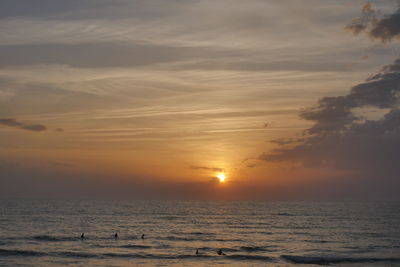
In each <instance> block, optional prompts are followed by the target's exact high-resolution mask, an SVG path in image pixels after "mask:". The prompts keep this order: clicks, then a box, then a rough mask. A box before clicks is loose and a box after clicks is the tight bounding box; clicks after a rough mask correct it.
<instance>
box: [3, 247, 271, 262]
mask: <svg viewBox="0 0 400 267" xmlns="http://www.w3.org/2000/svg"><path fill="white" fill-rule="evenodd" d="M0 256H2V257H6V256H20V257H45V256H53V257H54V256H58V257H66V258H101V259H103V258H132V259H135V258H141V259H194V258H215V259H217V258H221V257H223V258H226V259H232V260H240V261H271V260H272V258H270V257H267V256H259V255H241V254H232V255H225V256H218V255H210V254H199V255H195V254H186V255H182V254H181V255H168V254H145V253H136V254H132V253H85V252H74V251H62V252H47V253H45V252H40V251H31V250H14V249H0Z"/></svg>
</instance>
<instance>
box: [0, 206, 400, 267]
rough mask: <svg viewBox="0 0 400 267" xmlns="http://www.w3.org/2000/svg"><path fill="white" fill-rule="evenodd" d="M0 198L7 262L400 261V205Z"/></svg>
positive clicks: (0, 260) (0, 251)
mask: <svg viewBox="0 0 400 267" xmlns="http://www.w3.org/2000/svg"><path fill="white" fill-rule="evenodd" d="M0 203H1V204H0V215H1V216H0V265H1V266H65V265H69V266H135V265H140V266H143V265H148V266H154V265H157V266H174V265H175V266H182V265H184V266H210V265H220V266H258V265H260V266H277V265H278V266H289V265H301V264H309V265H317V264H324V265H325V264H330V265H340V266H341V265H346V266H347V265H350V266H400V203H398V202H379V203H360V202H357V203H342V202H340V203H339V202H336V203H328V202H320V203H316V202H172V201H171V202H168V201H166V202H152V201H149V202H140V201H54V200H52V201H45V200H1V202H0ZM82 232H84V233H85V238H84V239H83V240H82V239H81V238H80V235H81V233H82ZM116 232H117V233H118V235H119V236H118V238H117V239H116V238H114V234H115V233H116ZM143 233H144V234H145V238H144V239H141V238H140V237H141V235H142V234H143ZM196 249H198V251H199V254H198V255H196V254H195V252H196ZM218 249H222V251H223V252H224V253H225V255H218V254H217V253H216V251H217V250H218Z"/></svg>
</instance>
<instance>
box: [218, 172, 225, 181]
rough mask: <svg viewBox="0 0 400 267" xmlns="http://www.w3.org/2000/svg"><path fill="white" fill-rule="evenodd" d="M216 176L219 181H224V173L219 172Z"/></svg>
mask: <svg viewBox="0 0 400 267" xmlns="http://www.w3.org/2000/svg"><path fill="white" fill-rule="evenodd" d="M217 178H218V180H219V182H220V183H223V182H225V174H223V173H219V174H218V175H217Z"/></svg>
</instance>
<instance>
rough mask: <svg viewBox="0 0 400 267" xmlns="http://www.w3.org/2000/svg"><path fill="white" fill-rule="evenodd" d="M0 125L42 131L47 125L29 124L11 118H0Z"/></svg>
mask: <svg viewBox="0 0 400 267" xmlns="http://www.w3.org/2000/svg"><path fill="white" fill-rule="evenodd" d="M0 125H4V126H9V127H14V128H18V129H22V130H27V131H33V132H42V131H45V130H47V127H46V126H44V125H42V124H29V123H22V122H19V121H17V120H16V119H12V118H4V119H0Z"/></svg>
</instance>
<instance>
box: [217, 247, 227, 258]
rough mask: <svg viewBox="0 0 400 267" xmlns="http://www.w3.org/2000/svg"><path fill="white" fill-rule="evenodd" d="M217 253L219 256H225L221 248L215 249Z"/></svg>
mask: <svg viewBox="0 0 400 267" xmlns="http://www.w3.org/2000/svg"><path fill="white" fill-rule="evenodd" d="M217 254H218V255H220V256H225V255H226V254H225V253H224V252H222V249H218V250H217Z"/></svg>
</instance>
